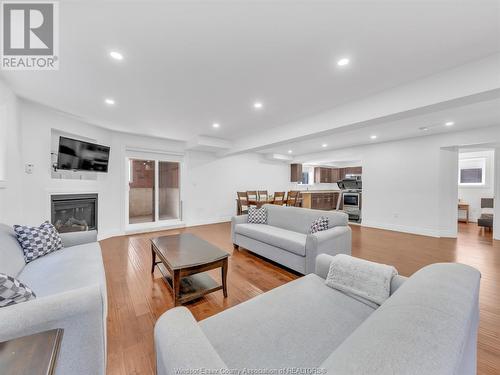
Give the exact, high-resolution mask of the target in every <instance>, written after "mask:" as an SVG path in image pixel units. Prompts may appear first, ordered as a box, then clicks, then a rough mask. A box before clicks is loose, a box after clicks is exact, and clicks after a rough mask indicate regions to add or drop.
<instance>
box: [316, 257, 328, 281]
mask: <svg viewBox="0 0 500 375" xmlns="http://www.w3.org/2000/svg"><path fill="white" fill-rule="evenodd" d="M332 260H333V255H328V254H319V255H318V256H317V257H316V267H315V269H314V273H315V274H316V275H318V276H319V277H321V278H323V279H325V280H326V277H327V276H328V271H330V263H331V262H332Z"/></svg>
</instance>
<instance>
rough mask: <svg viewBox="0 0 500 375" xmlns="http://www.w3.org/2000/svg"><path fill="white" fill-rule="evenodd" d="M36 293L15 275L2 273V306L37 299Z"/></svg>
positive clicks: (0, 290) (0, 301)
mask: <svg viewBox="0 0 500 375" xmlns="http://www.w3.org/2000/svg"><path fill="white" fill-rule="evenodd" d="M35 297H36V295H35V293H34V292H33V291H32V290H31V289H30V288H28V287H27V286H26V285H24V284H23V283H22V282H20V281H19V280H18V279H16V278H15V277H12V276H9V275H6V274H4V273H0V307H5V306H10V305H14V304H16V303H19V302H25V301H29V300H30V299H35Z"/></svg>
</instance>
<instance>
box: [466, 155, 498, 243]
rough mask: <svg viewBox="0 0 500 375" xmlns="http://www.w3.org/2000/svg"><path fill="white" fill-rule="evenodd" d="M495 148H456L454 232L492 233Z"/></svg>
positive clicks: (490, 237) (481, 234)
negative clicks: (456, 193) (456, 177)
mask: <svg viewBox="0 0 500 375" xmlns="http://www.w3.org/2000/svg"><path fill="white" fill-rule="evenodd" d="M495 169H496V168H495V149H494V148H479V147H468V148H461V149H459V152H458V182H457V183H458V215H457V221H458V233H459V235H460V234H461V233H467V234H469V235H470V234H477V235H478V236H481V237H483V238H484V239H487V240H490V239H492V237H493V221H494V200H495V187H496V178H497V176H495Z"/></svg>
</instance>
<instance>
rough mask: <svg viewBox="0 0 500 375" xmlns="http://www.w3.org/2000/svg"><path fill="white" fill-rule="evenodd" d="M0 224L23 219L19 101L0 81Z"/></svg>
mask: <svg viewBox="0 0 500 375" xmlns="http://www.w3.org/2000/svg"><path fill="white" fill-rule="evenodd" d="M0 108H1V112H2V115H1V118H0V222H3V223H8V224H12V223H14V222H16V221H19V220H20V219H21V218H22V205H21V204H20V203H19V202H20V201H22V199H23V197H22V194H21V191H20V190H19V187H20V186H21V178H22V171H21V169H22V164H21V137H20V129H21V128H20V125H19V119H18V100H17V98H16V96H15V95H14V93H13V92H12V91H11V90H10V89H9V88H8V86H7V85H5V84H4V83H3V82H2V81H0Z"/></svg>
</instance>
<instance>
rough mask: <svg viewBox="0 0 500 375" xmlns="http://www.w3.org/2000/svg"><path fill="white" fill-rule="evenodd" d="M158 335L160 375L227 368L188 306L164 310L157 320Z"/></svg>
mask: <svg viewBox="0 0 500 375" xmlns="http://www.w3.org/2000/svg"><path fill="white" fill-rule="evenodd" d="M154 338H155V348H156V370H157V374H158V375H176V374H179V373H184V372H183V370H186V372H185V373H188V372H189V370H193V371H196V370H199V369H204V370H221V369H227V366H226V364H225V363H224V362H223V361H222V359H221V358H220V356H219V354H218V353H217V352H216V351H215V349H214V347H213V346H212V344H211V343H210V342H209V341H208V338H207V337H206V336H205V334H204V333H203V331H202V329H201V328H200V326H199V325H198V323H197V322H196V320H195V319H194V317H193V315H192V314H191V313H190V312H189V310H188V309H187V308H185V307H177V308H174V309H171V310H168V311H167V312H166V313H164V314H163V315H162V316H161V317H160V319H158V321H157V322H156V325H155V331H154ZM189 373H190V372H189ZM193 373H194V372H193ZM205 373H207V374H208V373H209V372H205ZM213 373H215V372H213ZM219 373H220V372H219Z"/></svg>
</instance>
